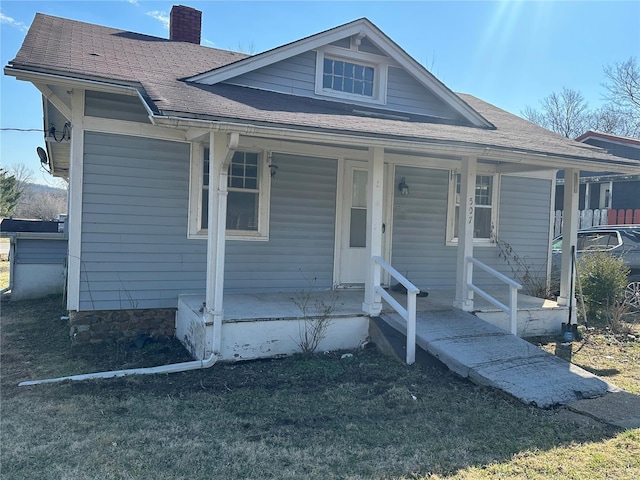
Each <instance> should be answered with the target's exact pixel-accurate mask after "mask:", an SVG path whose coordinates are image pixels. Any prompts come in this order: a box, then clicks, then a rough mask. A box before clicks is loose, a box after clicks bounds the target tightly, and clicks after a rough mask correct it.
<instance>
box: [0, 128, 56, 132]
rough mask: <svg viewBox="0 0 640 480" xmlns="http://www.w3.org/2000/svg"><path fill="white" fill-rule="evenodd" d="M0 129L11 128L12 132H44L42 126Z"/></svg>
mask: <svg viewBox="0 0 640 480" xmlns="http://www.w3.org/2000/svg"><path fill="white" fill-rule="evenodd" d="M0 130H12V131H14V132H44V131H45V130H44V129H43V128H0Z"/></svg>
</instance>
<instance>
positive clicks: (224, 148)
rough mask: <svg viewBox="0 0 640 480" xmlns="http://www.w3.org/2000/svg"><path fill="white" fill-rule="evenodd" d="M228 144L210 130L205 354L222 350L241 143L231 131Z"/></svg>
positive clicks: (223, 138) (220, 135)
mask: <svg viewBox="0 0 640 480" xmlns="http://www.w3.org/2000/svg"><path fill="white" fill-rule="evenodd" d="M231 135H232V137H231V138H230V141H229V145H227V142H226V140H227V139H226V136H225V135H224V134H221V133H214V132H210V133H209V205H208V207H209V216H208V223H207V225H208V228H207V285H206V295H205V308H204V318H203V320H204V325H205V352H204V358H206V357H208V356H209V355H211V354H212V353H216V354H219V353H220V345H221V329H222V319H223V318H224V310H223V292H224V255H225V234H226V228H227V177H228V172H227V170H228V166H229V162H230V161H231V156H232V155H233V153H232V152H231V153H230V151H231V150H230V149H232V148H235V147H236V146H237V144H238V136H237V134H231Z"/></svg>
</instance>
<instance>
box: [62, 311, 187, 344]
mask: <svg viewBox="0 0 640 480" xmlns="http://www.w3.org/2000/svg"><path fill="white" fill-rule="evenodd" d="M175 318H176V309H175V308H154V309H140V310H92V311H86V312H77V311H71V312H69V326H70V329H69V335H70V337H71V340H72V341H73V342H74V343H76V342H77V343H100V342H107V341H112V342H130V341H132V340H135V339H136V338H138V337H139V336H140V335H148V336H150V337H152V338H156V339H157V338H171V337H173V336H174V334H175V331H176V330H175Z"/></svg>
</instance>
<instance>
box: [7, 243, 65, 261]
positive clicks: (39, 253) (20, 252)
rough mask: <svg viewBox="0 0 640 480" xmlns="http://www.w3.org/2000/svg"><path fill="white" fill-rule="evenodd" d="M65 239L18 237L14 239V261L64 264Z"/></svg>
mask: <svg viewBox="0 0 640 480" xmlns="http://www.w3.org/2000/svg"><path fill="white" fill-rule="evenodd" d="M66 261H67V240H66V239H64V238H61V239H60V240H54V239H46V240H45V239H31V238H20V239H18V240H17V241H16V254H15V262H16V263H20V264H39V265H64V264H65V263H66Z"/></svg>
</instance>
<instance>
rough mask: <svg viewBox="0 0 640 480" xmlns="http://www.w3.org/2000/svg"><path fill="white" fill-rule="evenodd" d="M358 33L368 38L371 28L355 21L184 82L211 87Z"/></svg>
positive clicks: (362, 22) (359, 21)
mask: <svg viewBox="0 0 640 480" xmlns="http://www.w3.org/2000/svg"><path fill="white" fill-rule="evenodd" d="M360 33H365V35H367V36H368V35H369V34H370V33H372V32H371V28H370V27H369V26H368V25H367V24H366V23H365V22H364V21H363V20H356V21H355V22H352V23H348V24H346V25H343V26H342V27H337V28H334V29H331V30H327V31H326V32H323V33H318V34H316V35H312V36H311V37H307V38H303V39H302V40H298V41H296V42H293V43H289V44H287V45H283V46H281V47H276V48H274V49H272V50H267V51H266V52H264V53H260V54H258V55H254V56H253V57H247V58H245V59H242V60H238V61H237V62H234V63H232V64H230V65H227V66H224V67H220V68H217V69H215V70H213V71H209V72H205V73H201V74H198V75H195V76H193V77H189V78H187V79H186V80H187V81H189V82H196V83H201V84H205V85H213V84H215V83H219V82H224V81H225V80H229V79H230V78H233V77H237V76H239V75H243V74H245V73H248V72H251V71H253V70H257V69H258V68H262V67H266V66H268V65H272V64H274V63H276V62H280V61H282V60H286V59H288V58H291V57H295V56H296V55H300V54H301V53H305V52H308V51H309V50H314V49H316V48H320V47H323V46H325V45H327V44H329V43H333V42H336V41H338V40H341V39H343V38H345V37H350V36H352V35H357V34H360Z"/></svg>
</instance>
